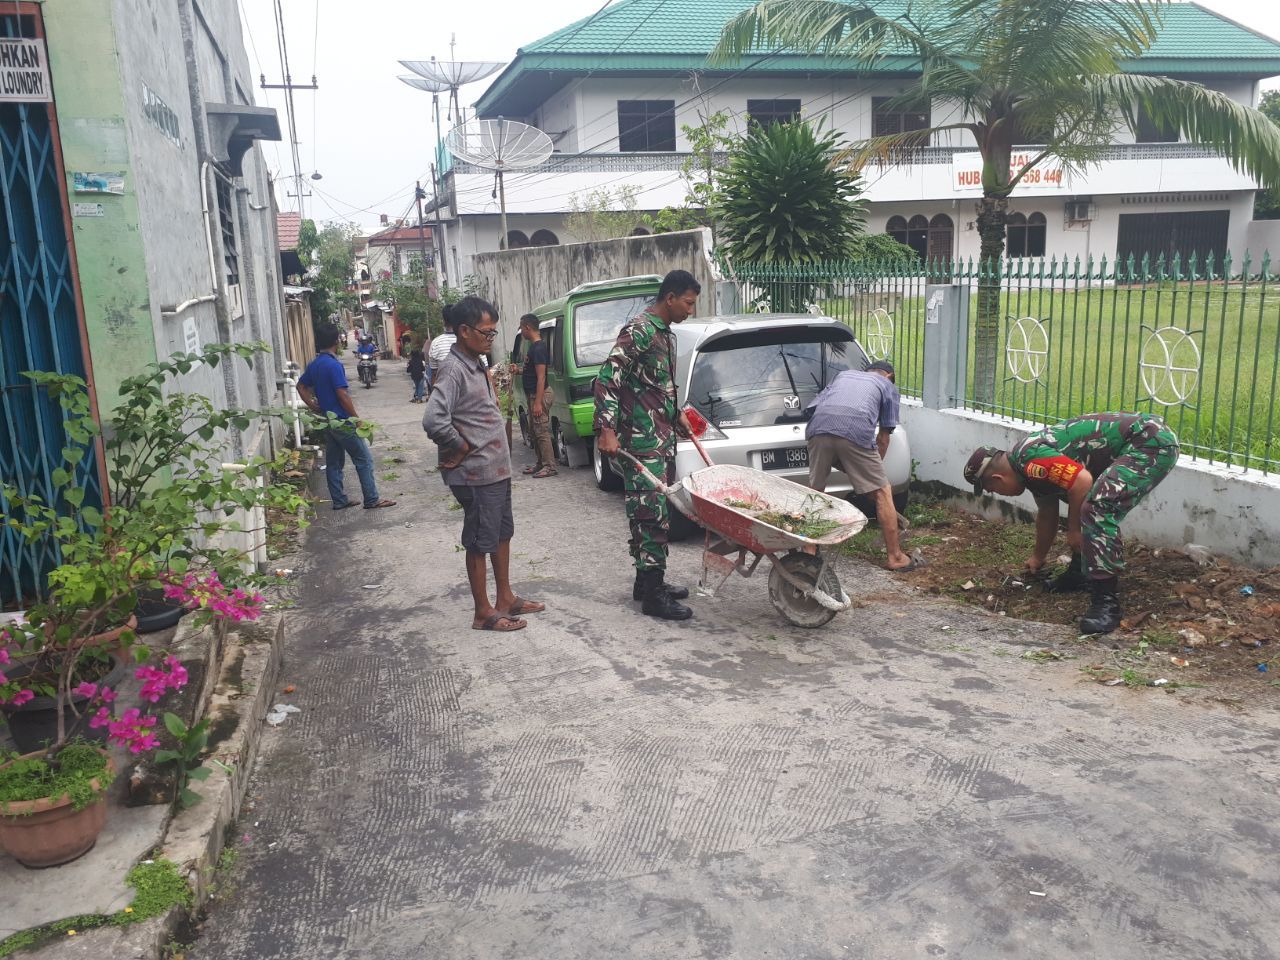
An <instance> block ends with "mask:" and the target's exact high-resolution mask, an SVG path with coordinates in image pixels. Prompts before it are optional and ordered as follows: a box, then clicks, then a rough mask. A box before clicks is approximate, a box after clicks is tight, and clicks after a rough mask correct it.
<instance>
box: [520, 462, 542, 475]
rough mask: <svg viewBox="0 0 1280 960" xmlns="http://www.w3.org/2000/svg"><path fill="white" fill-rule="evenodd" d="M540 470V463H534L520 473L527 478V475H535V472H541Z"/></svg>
mask: <svg viewBox="0 0 1280 960" xmlns="http://www.w3.org/2000/svg"><path fill="white" fill-rule="evenodd" d="M541 469H542V464H540V463H535V464H532V465H531V466H528V467H525V468H524V469H523V470H521V471H520V472H521V473H523V474H524V475H525V476H526V477H527V476H528V475H529V474H531V473H537V472H538V471H539V470H541Z"/></svg>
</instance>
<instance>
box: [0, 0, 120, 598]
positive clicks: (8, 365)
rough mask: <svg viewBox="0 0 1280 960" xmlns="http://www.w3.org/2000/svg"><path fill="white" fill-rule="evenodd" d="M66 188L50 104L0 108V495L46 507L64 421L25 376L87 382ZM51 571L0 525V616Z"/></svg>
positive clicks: (94, 492) (84, 466) (89, 473)
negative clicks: (45, 373) (11, 491)
mask: <svg viewBox="0 0 1280 960" xmlns="http://www.w3.org/2000/svg"><path fill="white" fill-rule="evenodd" d="M7 7H8V10H13V11H15V12H12V13H10V12H7V11H6V12H5V13H3V14H0V36H3V37H34V36H39V35H40V34H39V31H40V29H41V24H40V20H39V15H38V11H37V9H36V8H34V7H33V6H32V5H29V4H16V5H14V4H10V5H7ZM24 9H25V10H28V11H30V12H29V13H26V12H22V11H23V10H24ZM65 183H66V181H65V176H64V174H63V172H62V164H61V158H60V156H59V152H58V141H57V128H56V122H55V119H54V114H53V105H52V104H45V103H0V486H6V485H8V486H13V487H16V488H17V489H18V490H19V491H21V492H22V494H24V495H36V496H40V497H43V498H46V499H47V498H48V496H49V493H50V491H51V490H52V489H53V483H52V478H51V474H52V472H53V471H54V470H55V469H56V468H57V467H59V466H61V465H62V448H63V447H64V446H65V445H66V438H65V436H64V433H63V429H62V412H61V409H60V407H59V405H58V401H57V400H56V399H55V398H52V397H50V396H49V394H48V392H47V391H45V390H43V389H38V388H37V387H36V386H35V385H34V384H32V383H31V381H30V380H28V379H27V378H26V377H24V376H22V371H24V370H49V371H58V372H61V373H73V374H77V375H79V376H82V377H84V376H86V375H87V373H88V364H87V363H86V359H85V350H84V338H83V326H82V324H81V321H80V310H79V306H78V302H77V296H76V287H75V284H76V277H75V270H74V256H73V251H72V248H71V244H70V242H69V239H68V223H69V220H68V217H67V204H66V190H65ZM77 474H78V479H79V481H80V482H81V484H82V485H83V486H84V488H85V490H86V495H85V503H87V504H92V505H100V504H101V501H102V491H101V482H100V477H99V473H98V468H97V464H96V462H95V461H94V459H93V458H92V457H86V458H85V460H84V461H83V462H81V463H80V464H78V465H77ZM57 562H58V557H57V554H56V551H55V550H54V548H53V547H52V546H51V545H50V544H47V543H44V544H41V543H36V544H28V543H26V542H24V541H23V540H22V539H21V538H19V537H17V536H16V535H15V534H14V533H13V532H12V531H9V530H8V529H6V528H4V527H2V526H0V607H3V608H11V607H15V606H16V607H22V606H24V605H25V604H26V602H28V601H29V600H30V599H31V598H32V596H33V595H36V594H38V593H39V592H40V591H41V589H42V586H43V583H44V576H45V575H46V574H47V573H48V571H49V570H50V569H51V568H52V567H53V566H54V565H56V564H57Z"/></svg>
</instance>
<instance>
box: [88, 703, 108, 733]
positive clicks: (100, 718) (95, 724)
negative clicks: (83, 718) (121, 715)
mask: <svg viewBox="0 0 1280 960" xmlns="http://www.w3.org/2000/svg"><path fill="white" fill-rule="evenodd" d="M110 722H111V711H110V710H108V709H107V708H106V707H99V708H98V712H97V713H95V714H94V715H93V716H92V717H90V718H89V726H90V728H91V729H94V730H97V729H99V728H100V727H105V726H106V725H107V724H109V723H110Z"/></svg>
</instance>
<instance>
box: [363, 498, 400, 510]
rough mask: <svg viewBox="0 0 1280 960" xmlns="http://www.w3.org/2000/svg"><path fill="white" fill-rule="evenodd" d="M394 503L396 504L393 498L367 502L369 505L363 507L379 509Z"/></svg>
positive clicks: (392, 505) (391, 505)
mask: <svg viewBox="0 0 1280 960" xmlns="http://www.w3.org/2000/svg"><path fill="white" fill-rule="evenodd" d="M395 505H396V502H395V501H394V500H379V501H378V502H377V503H371V504H369V506H367V507H365V509H366V510H379V509H381V508H382V507H394V506H395Z"/></svg>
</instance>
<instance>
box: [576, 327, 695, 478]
mask: <svg viewBox="0 0 1280 960" xmlns="http://www.w3.org/2000/svg"><path fill="white" fill-rule="evenodd" d="M675 349H676V348H675V336H674V335H673V334H672V333H671V330H670V328H668V327H667V325H666V324H665V323H664V322H663V321H662V320H660V319H658V317H656V316H654V315H653V314H652V313H649V312H648V311H647V310H646V311H645V312H644V313H642V314H640V315H639V316H638V317H633V318H632V319H631V320H628V321H627V324H626V326H624V327H623V328H622V331H621V332H620V333H619V334H618V339H617V340H616V341H615V342H614V344H613V349H612V350H610V351H609V356H608V358H607V359H606V360H605V362H604V363H603V364H602V365H601V367H600V375H599V377H597V379H596V415H595V429H596V430H597V432H598V431H600V430H602V429H604V428H606V427H608V428H609V429H611V430H613V431H614V432H615V433H617V435H618V441H619V442H620V443H621V444H622V446H623V448H624V449H625V450H628V451H630V452H631V453H648V454H654V455H657V456H662V457H673V456H675V452H676V433H675V428H674V426H673V424H674V422H675V419H676V414H677V410H676V384H675V363H676V361H675Z"/></svg>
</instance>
